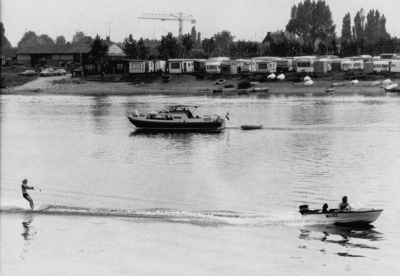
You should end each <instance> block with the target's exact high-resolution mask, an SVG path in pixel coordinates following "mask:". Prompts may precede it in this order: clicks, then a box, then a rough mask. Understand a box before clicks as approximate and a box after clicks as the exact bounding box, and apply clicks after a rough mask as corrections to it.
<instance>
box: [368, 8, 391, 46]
mask: <svg viewBox="0 0 400 276" xmlns="http://www.w3.org/2000/svg"><path fill="white" fill-rule="evenodd" d="M387 36H388V33H387V31H386V18H385V16H384V15H382V16H381V15H380V13H379V11H378V10H376V11H374V10H370V11H369V12H368V14H367V22H366V24H365V38H366V40H367V41H368V42H376V41H378V40H379V38H381V37H387Z"/></svg>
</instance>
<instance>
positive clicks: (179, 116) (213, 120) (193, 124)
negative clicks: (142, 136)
mask: <svg viewBox="0 0 400 276" xmlns="http://www.w3.org/2000/svg"><path fill="white" fill-rule="evenodd" d="M197 108H198V106H194V105H172V106H170V107H169V110H168V111H167V110H162V111H153V112H149V113H147V114H146V115H139V114H138V113H137V112H135V114H132V115H131V116H128V119H129V121H130V122H131V123H132V124H133V125H134V126H135V127H136V128H138V129H142V130H149V131H153V130H156V131H220V130H222V129H224V128H225V123H226V122H225V119H224V118H222V117H220V116H218V115H203V116H195V115H193V113H194V111H195V110H196V109H197Z"/></svg>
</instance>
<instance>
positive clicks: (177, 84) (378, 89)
mask: <svg viewBox="0 0 400 276" xmlns="http://www.w3.org/2000/svg"><path fill="white" fill-rule="evenodd" d="M239 82H240V80H239V79H228V80H227V82H226V83H225V84H223V85H214V83H213V81H212V80H196V78H195V77H194V76H183V77H178V78H174V79H173V80H172V81H171V82H168V83H163V82H161V81H156V82H153V83H144V82H141V83H129V82H102V81H89V80H87V79H85V78H82V79H81V78H71V76H70V75H67V76H58V77H48V78H44V77H42V78H38V79H36V80H34V81H32V82H29V83H26V84H24V85H22V86H18V87H15V88H13V89H4V90H2V91H1V93H2V94H25V93H40V94H77V95H91V94H94V95H99V94H100V95H131V94H180V93H184V94H187V93H202V94H203V93H205V94H207V93H210V94H212V93H213V90H214V89H216V88H223V92H222V93H242V92H245V93H246V92H249V90H251V89H248V90H238V89H237V85H238V83H239ZM344 82H345V83H346V85H345V86H341V87H336V88H335V91H334V93H344V94H349V93H350V94H351V93H363V94H377V95H379V94H382V93H385V90H384V88H383V87H382V86H381V85H378V86H374V87H370V86H368V84H369V83H370V82H371V81H360V82H359V83H357V84H355V85H352V84H351V83H350V81H344ZM394 82H396V80H394ZM226 85H232V86H233V87H234V88H224V86H226ZM331 85H332V81H326V80H314V84H313V85H311V86H305V85H304V83H293V82H261V83H257V84H255V85H254V86H253V88H254V87H269V93H270V94H291V93H296V94H297V93H300V94H302V93H304V94H309V93H313V94H326V92H325V89H326V88H328V87H331ZM259 93H265V92H259Z"/></svg>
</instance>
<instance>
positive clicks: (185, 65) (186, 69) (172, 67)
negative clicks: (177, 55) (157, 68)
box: [168, 59, 194, 74]
mask: <svg viewBox="0 0 400 276" xmlns="http://www.w3.org/2000/svg"><path fill="white" fill-rule="evenodd" d="M168 70H169V73H170V74H180V73H191V72H194V60H193V59H169V60H168Z"/></svg>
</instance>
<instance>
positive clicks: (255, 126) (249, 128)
mask: <svg viewBox="0 0 400 276" xmlns="http://www.w3.org/2000/svg"><path fill="white" fill-rule="evenodd" d="M240 127H241V128H242V129H243V130H253V129H262V128H263V125H242V126H240Z"/></svg>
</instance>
